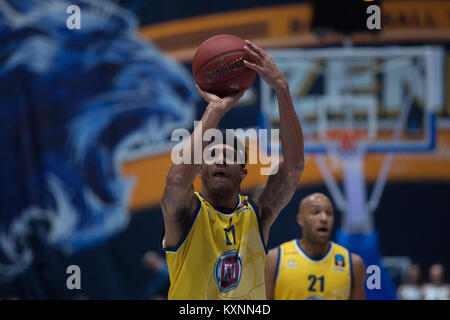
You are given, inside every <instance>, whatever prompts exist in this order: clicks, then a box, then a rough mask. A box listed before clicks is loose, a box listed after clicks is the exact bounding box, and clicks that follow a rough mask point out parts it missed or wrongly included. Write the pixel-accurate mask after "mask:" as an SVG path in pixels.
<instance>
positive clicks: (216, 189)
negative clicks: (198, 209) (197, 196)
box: [200, 130, 247, 197]
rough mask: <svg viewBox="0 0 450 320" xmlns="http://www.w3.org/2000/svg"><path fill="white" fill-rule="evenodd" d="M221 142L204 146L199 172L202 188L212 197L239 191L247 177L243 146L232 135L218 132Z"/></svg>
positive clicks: (212, 142) (222, 131)
mask: <svg viewBox="0 0 450 320" xmlns="http://www.w3.org/2000/svg"><path fill="white" fill-rule="evenodd" d="M220 131H221V133H222V139H221V140H212V141H210V142H209V144H208V145H207V146H206V148H205V151H204V154H205V155H209V156H210V157H211V158H208V159H205V161H204V162H203V164H202V168H201V170H200V178H201V180H202V187H203V188H205V189H206V190H207V191H208V193H209V194H210V195H212V196H222V197H226V196H228V195H231V194H233V193H234V192H236V191H239V189H240V185H241V182H242V180H243V179H244V178H245V177H246V175H247V169H246V168H245V164H246V162H247V152H246V149H245V145H244V144H243V143H242V142H241V141H240V140H239V139H238V138H237V137H236V136H235V135H234V134H230V133H226V132H225V130H220Z"/></svg>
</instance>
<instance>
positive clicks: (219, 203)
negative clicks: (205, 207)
mask: <svg viewBox="0 0 450 320" xmlns="http://www.w3.org/2000/svg"><path fill="white" fill-rule="evenodd" d="M202 197H203V198H204V199H205V200H206V201H208V202H209V203H210V204H211V205H213V206H214V207H215V208H228V209H233V208H235V207H236V206H237V204H238V203H239V192H235V193H233V194H231V195H229V196H223V195H213V194H210V193H208V191H207V190H205V189H202Z"/></svg>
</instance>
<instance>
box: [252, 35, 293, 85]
mask: <svg viewBox="0 0 450 320" xmlns="http://www.w3.org/2000/svg"><path fill="white" fill-rule="evenodd" d="M245 42H246V43H247V45H246V46H244V50H245V51H246V52H247V53H248V54H249V55H250V56H251V57H252V59H253V63H252V62H250V61H247V60H244V64H245V65H246V66H247V67H248V68H250V69H253V70H255V71H256V72H258V74H259V76H260V77H261V78H262V79H263V80H264V81H265V82H266V83H267V84H268V85H269V86H270V87H271V88H272V89H275V90H276V89H278V88H280V87H283V86H285V85H286V83H287V82H286V78H285V77H284V76H283V74H282V73H281V71H280V70H279V69H278V67H277V65H276V64H275V62H274V61H273V59H272V57H271V56H269V55H268V54H267V53H266V52H265V51H264V50H263V49H261V48H259V47H257V46H256V45H254V44H253V43H251V42H250V41H249V40H245Z"/></svg>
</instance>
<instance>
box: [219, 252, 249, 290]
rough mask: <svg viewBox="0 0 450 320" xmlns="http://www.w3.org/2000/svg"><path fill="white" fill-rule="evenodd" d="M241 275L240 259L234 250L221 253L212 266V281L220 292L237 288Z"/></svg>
mask: <svg viewBox="0 0 450 320" xmlns="http://www.w3.org/2000/svg"><path fill="white" fill-rule="evenodd" d="M241 274H242V258H241V256H240V255H239V253H238V252H237V251H236V250H230V251H227V252H225V253H223V254H222V255H221V256H220V257H219V258H218V259H217V261H216V264H215V265H214V279H215V280H216V284H217V287H218V288H219V290H220V291H221V292H228V291H231V290H233V289H235V288H237V286H238V285H239V282H240V280H241Z"/></svg>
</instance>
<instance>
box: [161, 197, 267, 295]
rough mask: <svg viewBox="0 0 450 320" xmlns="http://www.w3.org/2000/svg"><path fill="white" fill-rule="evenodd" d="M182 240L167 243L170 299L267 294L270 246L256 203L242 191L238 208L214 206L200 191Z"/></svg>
mask: <svg viewBox="0 0 450 320" xmlns="http://www.w3.org/2000/svg"><path fill="white" fill-rule="evenodd" d="M195 195H196V197H197V198H198V208H197V209H196V211H195V212H194V215H193V217H192V220H191V223H190V225H189V227H188V228H187V230H186V232H185V235H184V237H183V239H181V241H180V243H179V244H178V246H177V247H175V248H164V250H165V252H166V259H167V266H168V268H169V276H170V283H171V285H170V289H169V295H168V298H169V299H177V300H179V299H194V300H202V299H208V300H209V299H265V298H266V293H265V285H264V265H265V261H266V253H267V251H266V248H265V245H264V240H263V237H262V233H261V229H260V224H259V215H258V212H257V208H256V206H255V204H254V203H253V202H252V201H251V200H249V199H248V198H247V196H242V195H239V204H238V206H237V207H236V209H235V210H234V211H233V212H229V213H224V212H221V211H219V210H217V209H216V208H214V207H213V206H212V205H211V204H210V203H208V202H207V201H206V200H205V199H203V197H202V196H201V195H200V194H199V193H197V192H196V193H195Z"/></svg>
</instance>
